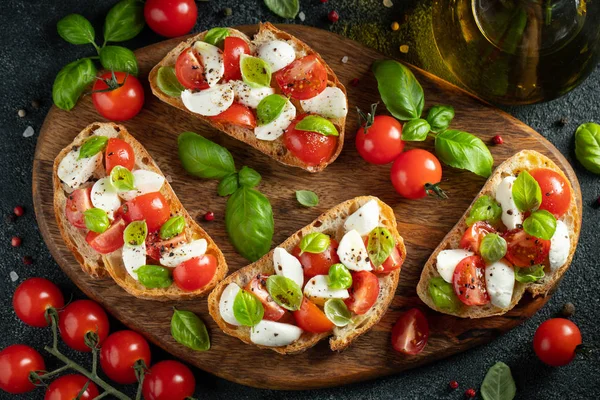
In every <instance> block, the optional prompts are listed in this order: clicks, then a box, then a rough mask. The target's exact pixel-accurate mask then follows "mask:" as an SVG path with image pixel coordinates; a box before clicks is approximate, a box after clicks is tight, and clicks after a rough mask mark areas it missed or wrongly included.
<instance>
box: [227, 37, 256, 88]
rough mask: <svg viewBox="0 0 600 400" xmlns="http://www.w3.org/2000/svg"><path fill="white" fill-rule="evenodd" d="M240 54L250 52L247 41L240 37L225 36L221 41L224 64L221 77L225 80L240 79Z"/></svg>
mask: <svg viewBox="0 0 600 400" xmlns="http://www.w3.org/2000/svg"><path fill="white" fill-rule="evenodd" d="M242 54H250V47H249V46H248V43H246V41H245V40H244V39H242V38H239V37H235V36H227V37H226V38H225V40H224V41H223V64H225V73H224V74H223V79H224V80H225V82H227V81H233V80H241V79H242V73H241V71H240V57H241V55H242Z"/></svg>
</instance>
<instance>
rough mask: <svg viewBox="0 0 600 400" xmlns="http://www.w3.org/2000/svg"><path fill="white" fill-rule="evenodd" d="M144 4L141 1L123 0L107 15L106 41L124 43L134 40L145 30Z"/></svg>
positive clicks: (105, 24) (105, 26) (105, 25)
mask: <svg viewBox="0 0 600 400" xmlns="http://www.w3.org/2000/svg"><path fill="white" fill-rule="evenodd" d="M144 25H145V21H144V3H143V2H142V1H140V0H122V1H120V2H118V3H117V4H115V6H114V7H113V8H111V9H110V11H109V12H108V14H106V20H105V22H104V40H105V41H106V42H124V41H125V40H129V39H133V38H134V37H135V36H137V34H138V33H140V32H141V31H142V29H144Z"/></svg>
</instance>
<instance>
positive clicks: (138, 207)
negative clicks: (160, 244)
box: [117, 192, 171, 232]
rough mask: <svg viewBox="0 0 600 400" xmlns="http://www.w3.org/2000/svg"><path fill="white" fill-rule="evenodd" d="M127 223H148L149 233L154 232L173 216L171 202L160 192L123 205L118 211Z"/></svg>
mask: <svg viewBox="0 0 600 400" xmlns="http://www.w3.org/2000/svg"><path fill="white" fill-rule="evenodd" d="M117 215H120V216H122V217H123V219H124V220H125V222H127V223H129V222H131V221H144V220H145V221H146V224H147V225H148V232H154V231H157V230H159V229H160V227H161V226H162V225H163V224H164V223H165V222H167V220H168V219H169V217H170V216H171V207H170V206H169V202H167V199H165V196H163V195H162V194H161V193H160V192H152V193H146V194H143V195H141V196H138V197H135V198H134V199H133V200H129V201H128V202H127V203H125V204H123V205H122V206H121V207H120V208H119V210H118V211H117Z"/></svg>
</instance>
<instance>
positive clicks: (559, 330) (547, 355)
mask: <svg viewBox="0 0 600 400" xmlns="http://www.w3.org/2000/svg"><path fill="white" fill-rule="evenodd" d="M580 344H581V332H580V331H579V328H578V327H577V325H575V324H574V323H573V322H571V321H569V320H568V319H564V318H552V319H549V320H547V321H545V322H544V323H543V324H541V325H540V326H539V327H538V328H537V330H536V331H535V335H534V336H533V349H534V350H535V354H536V355H537V356H538V358H539V359H540V360H542V361H543V362H545V363H546V364H548V365H552V366H553V367H561V366H563V365H567V364H569V363H570V362H571V361H573V359H574V358H575V354H576V353H575V351H576V350H577V346H579V345H580Z"/></svg>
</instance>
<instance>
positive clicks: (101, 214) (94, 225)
mask: <svg viewBox="0 0 600 400" xmlns="http://www.w3.org/2000/svg"><path fill="white" fill-rule="evenodd" d="M83 221H84V222H85V227H86V228H88V229H89V230H90V231H92V232H96V233H102V232H104V231H106V230H107V229H108V227H109V226H110V220H109V219H108V215H107V214H106V211H104V210H102V209H100V208H90V209H88V210H85V211H84V212H83Z"/></svg>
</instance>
